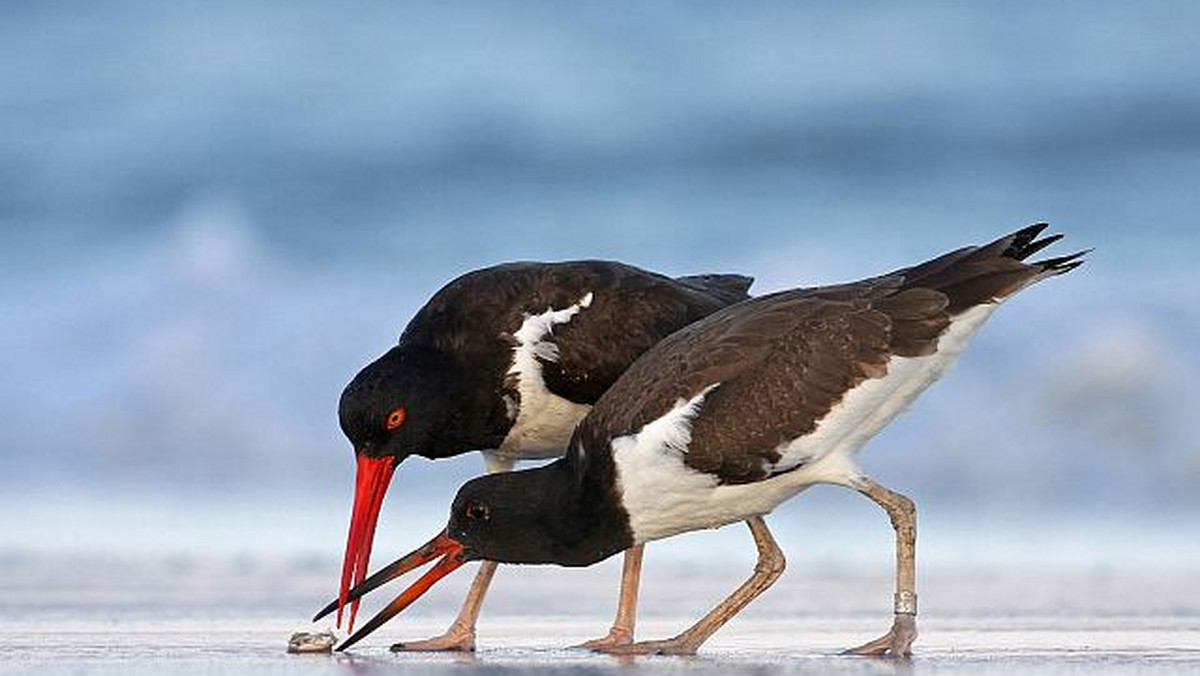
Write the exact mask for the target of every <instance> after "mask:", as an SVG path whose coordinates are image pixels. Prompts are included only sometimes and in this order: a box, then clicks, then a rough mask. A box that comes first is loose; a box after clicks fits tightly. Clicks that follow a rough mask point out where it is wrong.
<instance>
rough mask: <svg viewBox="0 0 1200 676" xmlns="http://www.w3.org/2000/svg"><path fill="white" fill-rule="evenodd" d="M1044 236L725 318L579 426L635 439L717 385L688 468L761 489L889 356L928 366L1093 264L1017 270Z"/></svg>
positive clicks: (642, 370) (661, 356) (678, 346)
mask: <svg viewBox="0 0 1200 676" xmlns="http://www.w3.org/2000/svg"><path fill="white" fill-rule="evenodd" d="M1045 227H1046V226H1045V225H1044V224H1037V225H1033V226H1030V227H1027V228H1024V229H1022V230H1020V231H1018V232H1015V233H1013V234H1011V235H1008V236H1006V237H1002V238H1000V239H998V240H996V241H995V242H992V243H990V244H987V245H984V246H981V247H969V248H965V249H960V250H958V251H954V252H951V253H949V254H945V255H943V256H940V257H938V258H935V259H932V260H930V261H927V262H925V263H922V264H920V265H917V266H913V267H910V268H907V269H904V270H899V271H897V272H895V273H892V274H890V275H885V276H882V277H878V278H874V279H870V280H865V281H863V282H859V283H854V284H842V285H838V286H836V287H823V288H812V289H801V290H795V291H789V292H782V293H777V294H772V295H770V296H765V297H762V298H759V299H755V300H751V301H747V302H745V303H741V304H739V305H736V306H733V307H730V308H727V309H725V310H722V311H720V312H718V313H716V314H714V315H712V316H711V317H709V318H707V319H704V320H701V321H699V322H697V323H696V324H693V325H691V326H689V327H687V328H685V329H684V330H682V331H680V332H679V333H677V334H675V335H673V336H671V337H670V338H668V339H667V340H665V341H663V343H661V344H659V346H657V347H655V348H654V349H652V350H651V351H650V352H648V353H647V355H646V356H645V358H643V359H640V360H638V362H636V363H635V364H634V365H633V367H631V368H630V370H629V372H627V373H626V375H625V377H622V378H621V379H620V380H619V381H618V382H617V384H616V385H614V386H613V388H612V390H610V391H609V392H608V393H607V394H606V395H605V396H604V398H603V399H602V400H601V402H600V403H599V404H598V406H597V408H596V410H595V411H594V412H593V413H594V415H593V416H591V417H590V418H589V420H588V421H586V422H585V423H584V426H585V427H591V428H594V429H590V430H589V433H590V434H593V435H598V436H606V437H608V438H613V437H615V436H621V435H624V434H630V433H633V432H636V431H637V430H638V429H640V428H641V427H642V426H643V425H645V424H646V423H648V422H650V421H651V420H654V419H655V418H657V417H659V416H661V415H663V414H664V413H666V411H667V410H669V409H670V408H671V407H672V406H674V405H675V403H676V402H678V401H679V400H680V399H684V400H686V399H689V398H691V397H692V396H695V394H696V393H698V392H699V391H701V390H702V389H703V388H705V387H708V386H710V385H712V384H714V383H718V382H719V383H721V385H720V387H718V388H716V389H715V390H713V391H712V392H711V393H710V394H709V395H708V396H707V398H706V399H705V402H704V406H703V408H702V409H701V410H702V413H701V415H699V416H698V417H697V418H696V419H695V420H694V421H693V423H692V442H691V444H690V445H689V447H688V454H687V457H686V458H685V462H686V463H687V464H688V466H690V467H693V468H694V469H697V470H700V471H704V472H709V473H713V474H715V475H717V476H718V477H719V478H720V480H721V481H722V482H725V483H745V482H750V481H757V480H760V479H762V478H764V477H765V476H767V474H768V472H771V471H779V470H772V465H773V464H774V463H776V462H777V461H778V460H779V455H778V453H777V452H776V451H775V449H776V448H777V447H778V446H779V445H780V444H782V443H785V442H787V441H790V440H792V439H796V438H798V437H801V436H803V435H805V434H807V433H809V432H812V431H813V430H814V429H816V426H817V423H818V422H819V421H820V420H821V419H822V418H823V417H824V416H825V415H826V414H828V413H829V411H830V410H832V408H833V407H834V406H836V405H837V403H838V402H839V401H841V399H842V397H843V396H844V395H845V393H846V392H848V391H849V390H850V389H852V388H853V387H854V386H856V385H858V384H859V383H861V382H863V381H865V380H867V379H869V378H879V377H883V376H884V375H886V373H887V363H888V360H889V359H890V358H891V357H892V356H900V357H920V356H926V355H930V354H933V353H934V352H936V351H937V347H938V339H939V338H940V336H941V335H942V334H943V333H944V332H945V330H946V329H947V327H949V325H950V323H951V321H952V318H953V317H954V316H955V315H957V314H958V313H961V312H963V311H965V310H967V309H969V308H971V307H974V306H975V305H979V304H981V303H989V302H994V301H997V300H1001V299H1003V298H1005V297H1006V296H1008V295H1011V294H1012V293H1014V292H1016V291H1017V290H1019V289H1020V288H1022V287H1024V286H1026V285H1028V284H1030V283H1032V282H1034V281H1037V280H1038V279H1041V278H1043V277H1046V276H1050V275H1056V274H1062V273H1065V272H1068V271H1070V270H1072V269H1074V268H1075V267H1077V266H1078V265H1079V264H1081V263H1082V261H1081V260H1079V259H1080V257H1081V256H1082V255H1083V253H1086V252H1081V253H1078V254H1072V255H1070V256H1063V257H1059V258H1051V259H1047V260H1043V261H1040V262H1034V263H1024V262H1022V261H1023V260H1024V259H1026V258H1028V257H1029V256H1031V255H1033V254H1034V253H1036V252H1037V251H1039V250H1041V249H1043V248H1045V247H1046V246H1048V245H1049V244H1052V243H1054V242H1055V241H1057V240H1058V239H1060V236H1058V235H1053V236H1050V237H1046V238H1043V239H1038V238H1037V237H1038V235H1039V234H1040V233H1041V232H1042V231H1043V230H1044V229H1045Z"/></svg>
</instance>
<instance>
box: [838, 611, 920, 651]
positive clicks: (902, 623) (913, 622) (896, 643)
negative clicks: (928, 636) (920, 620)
mask: <svg viewBox="0 0 1200 676" xmlns="http://www.w3.org/2000/svg"><path fill="white" fill-rule="evenodd" d="M916 638H917V617H916V616H915V615H910V614H907V613H897V614H896V618H895V619H894V620H893V621H892V628H891V630H890V631H889V632H888V633H886V634H884V635H883V636H880V637H879V638H877V639H875V640H874V641H870V642H868V643H864V644H862V645H860V646H858V647H857V648H850V649H849V650H846V651H844V652H843V653H842V654H843V655H866V656H869V657H908V656H909V655H912V643H913V641H914V640H916Z"/></svg>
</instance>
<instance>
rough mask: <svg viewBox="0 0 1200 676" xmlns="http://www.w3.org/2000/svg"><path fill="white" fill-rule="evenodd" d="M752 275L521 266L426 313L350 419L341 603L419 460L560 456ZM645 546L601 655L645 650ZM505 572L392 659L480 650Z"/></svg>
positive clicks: (376, 372) (363, 387)
mask: <svg viewBox="0 0 1200 676" xmlns="http://www.w3.org/2000/svg"><path fill="white" fill-rule="evenodd" d="M752 281H753V280H752V279H750V278H749V277H743V276H741V275H695V276H688V277H679V278H675V279H672V278H669V277H665V276H663V275H660V274H656V273H653V272H647V271H645V270H641V269H638V268H636V267H633V266H630V265H625V264H622V263H615V262H607V261H574V262H565V263H508V264H504V265H497V266H494V267H490V268H485V269H482V270H476V271H474V272H471V273H468V274H465V275H463V276H461V277H459V278H457V279H455V280H454V281H452V282H450V283H449V284H447V285H446V286H445V287H443V288H442V289H441V290H440V291H438V292H437V293H436V294H435V295H434V296H433V298H431V299H430V300H429V302H428V303H426V304H425V306H424V307H422V308H421V309H420V311H418V312H417V314H416V316H414V317H413V319H412V321H410V322H409V324H408V326H407V327H406V328H405V330H404V333H403V334H402V335H401V336H400V341H399V343H398V344H397V345H396V346H395V347H393V348H391V349H390V350H388V351H387V353H385V354H384V355H383V356H381V357H379V358H378V359H376V360H375V361H374V362H372V363H371V364H369V365H367V366H366V367H365V368H363V369H362V370H361V371H360V372H359V373H358V375H356V376H355V377H354V379H353V380H352V381H351V382H350V384H349V385H348V386H346V389H345V391H344V392H343V393H342V398H341V402H340V404H339V407H338V417H339V421H340V423H341V427H342V431H343V432H344V433H345V435H346V437H347V438H348V439H349V440H350V442H351V444H352V445H353V447H354V452H355V454H356V456H357V461H358V474H357V479H356V481H355V493H354V509H353V516H352V518H351V521H350V532H349V536H348V539H347V544H346V555H345V560H344V562H343V565H342V577H341V588H340V592H339V594H338V597H337V598H336V599H335V600H334V601H333V602H332V603H330V604H329V605H328V606H327V607H326V608H325V609H324V610H323V611H322V612H321V613H319V614H318V615H317V618H314V619H320V618H321V617H323V616H325V615H326V614H329V613H332V612H334V611H336V612H337V618H338V619H337V621H338V626H341V622H342V613H343V608H344V607H345V606H346V605H347V604H349V605H350V618H349V625H350V629H351V631H353V628H354V615H355V613H356V612H357V610H358V596H351V595H350V594H349V589H350V587H351V586H352V585H362V584H364V582H369V581H370V579H368V578H367V576H366V573H367V566H368V562H369V559H370V554H371V544H372V541H373V539H374V534H375V526H376V522H377V521H378V518H379V513H380V509H381V506H382V503H383V498H384V494H385V493H386V491H387V488H388V485H389V483H390V480H391V477H392V473H393V471H394V469H395V468H396V466H397V465H398V464H399V463H400V462H402V461H403V460H404V459H405V458H407V457H409V456H411V455H419V456H423V457H426V458H446V457H450V456H455V455H459V454H462V453H466V452H468V451H473V450H482V451H483V452H484V458H485V460H486V462H487V467H488V470H489V471H492V472H499V471H507V470H510V469H512V467H513V464H514V463H515V462H516V461H517V460H521V459H527V458H552V457H556V456H558V455H561V454H562V452H563V449H565V448H566V445H567V441H568V440H569V439H570V436H571V433H572V432H573V431H574V429H575V426H576V425H577V424H578V423H579V421H580V420H582V419H583V416H584V415H585V414H586V413H587V412H588V411H589V410H590V409H591V406H592V404H594V403H595V402H596V401H597V400H598V399H599V398H600V395H601V394H603V393H604V391H605V390H607V389H608V388H609V386H611V385H612V384H613V383H614V382H615V381H616V380H617V378H618V377H619V376H620V375H621V374H622V373H623V372H624V371H625V369H626V368H628V367H629V365H630V364H632V363H633V361H634V360H635V359H636V358H637V357H639V356H640V355H641V354H642V353H643V352H645V351H646V350H647V349H649V348H650V347H651V346H653V345H654V344H655V343H657V342H658V341H659V340H661V339H663V338H664V337H666V336H667V335H669V334H671V333H672V332H674V331H676V330H677V329H680V328H682V327H684V326H686V325H687V324H690V323H691V322H694V321H696V320H698V319H700V318H702V317H705V316H708V315H709V314H711V313H713V312H715V311H717V310H719V309H721V308H723V307H725V306H727V305H729V304H731V303H735V302H738V301H741V300H745V299H746V298H748V297H749V296H748V295H747V291H748V289H749V287H750V284H751V283H752ZM641 556H642V552H641V548H640V547H635V548H633V549H631V550H630V551H629V553H628V554H627V555H626V561H625V571H624V575H623V577H622V582H621V593H620V597H619V602H618V611H617V618H616V621H615V622H614V623H613V627H612V629H611V630H610V631H609V633H608V635H607V636H605V637H603V638H600V639H596V640H594V641H590V642H588V643H587V644H586V645H588V646H589V647H597V648H599V647H611V646H614V645H618V644H622V643H629V642H630V641H632V638H633V630H634V617H635V616H634V612H635V608H636V603H637V584H638V575H639V571H640V567H641ZM495 570H496V564H495V563H492V562H484V563H483V564H482V565H481V567H480V570H479V573H478V574H477V576H476V578H475V583H474V584H473V585H472V587H471V590H470V592H469V593H468V595H467V599H466V601H465V602H464V604H463V607H462V610H461V612H460V613H459V616H458V618H457V619H456V620H455V621H454V623H453V624H452V625H451V626H450V628H449V629H448V630H447V631H446V632H445V633H444V634H442V635H441V636H437V637H434V638H431V639H428V640H424V641H413V642H407V643H398V644H396V645H394V646H392V649H393V650H397V651H399V650H408V651H412V650H452V651H462V650H473V649H474V648H475V623H476V619H477V618H478V615H479V611H480V608H481V606H482V603H483V597H484V594H485V593H486V591H487V587H488V585H489V584H490V582H491V579H492V575H493V574H494V573H495Z"/></svg>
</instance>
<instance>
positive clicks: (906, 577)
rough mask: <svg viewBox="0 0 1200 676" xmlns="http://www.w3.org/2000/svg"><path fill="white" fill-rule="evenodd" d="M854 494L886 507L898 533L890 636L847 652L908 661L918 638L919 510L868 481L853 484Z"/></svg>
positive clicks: (884, 636)
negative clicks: (856, 492) (861, 495)
mask: <svg viewBox="0 0 1200 676" xmlns="http://www.w3.org/2000/svg"><path fill="white" fill-rule="evenodd" d="M851 485H852V486H853V487H854V489H855V490H857V491H858V492H859V493H862V494H863V495H865V496H867V497H868V498H870V499H871V500H873V501H874V502H875V503H876V504H878V505H879V506H880V507H883V509H884V510H885V511H887V513H888V517H889V518H891V521H892V528H894V529H895V530H896V596H895V616H894V619H893V620H892V628H891V630H890V631H888V633H886V634H884V635H883V636H880V637H879V638H877V639H875V640H874V641H870V642H868V643H864V644H863V645H860V646H858V647H856V648H851V649H849V650H847V651H846V654H851V655H871V656H877V657H880V656H888V657H907V656H909V655H911V654H912V643H913V641H914V640H915V639H916V638H917V591H916V589H917V567H916V566H917V564H916V558H917V508H916V506H915V505H913V501H912V500H910V499H909V498H908V497H906V496H904V495H901V494H899V493H895V492H893V491H890V490H888V489H886V488H884V487H883V486H880V485H879V484H877V483H875V482H874V481H871V480H870V479H868V478H866V477H860V478H858V479H856V480H855V481H854V482H853V483H852V484H851Z"/></svg>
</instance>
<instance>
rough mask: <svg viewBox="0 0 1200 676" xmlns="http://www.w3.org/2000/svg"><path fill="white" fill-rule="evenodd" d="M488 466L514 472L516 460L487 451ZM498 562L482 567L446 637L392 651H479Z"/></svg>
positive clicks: (399, 645) (490, 469) (492, 470)
mask: <svg viewBox="0 0 1200 676" xmlns="http://www.w3.org/2000/svg"><path fill="white" fill-rule="evenodd" d="M483 460H484V463H485V464H486V466H487V471H488V473H490V474H495V473H496V472H508V471H511V470H512V468H513V466H514V465H515V464H516V462H515V461H513V460H511V459H509V458H506V457H503V456H501V455H499V454H497V453H490V452H486V451H485V452H484V454H483ZM497 565H498V564H497V563H495V562H493V561H484V562H482V563H481V564H479V572H478V573H476V574H475V581H474V582H472V583H471V591H469V592H467V599H466V600H465V601H463V605H462V608H461V609H460V610H459V611H458V617H456V618H455V619H454V622H453V624H451V625H450V628H449V629H447V630H446V631H445V632H444V633H442V635H440V636H434V637H433V638H428V639H425V640H423V641H408V642H405V643H396V644H393V645H392V652H394V653H398V652H474V651H475V622H476V620H478V619H479V611H480V610H481V609H482V608H483V597H484V596H486V595H487V590H488V586H489V585H491V583H492V576H494V575H495V574H496V567H497Z"/></svg>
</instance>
